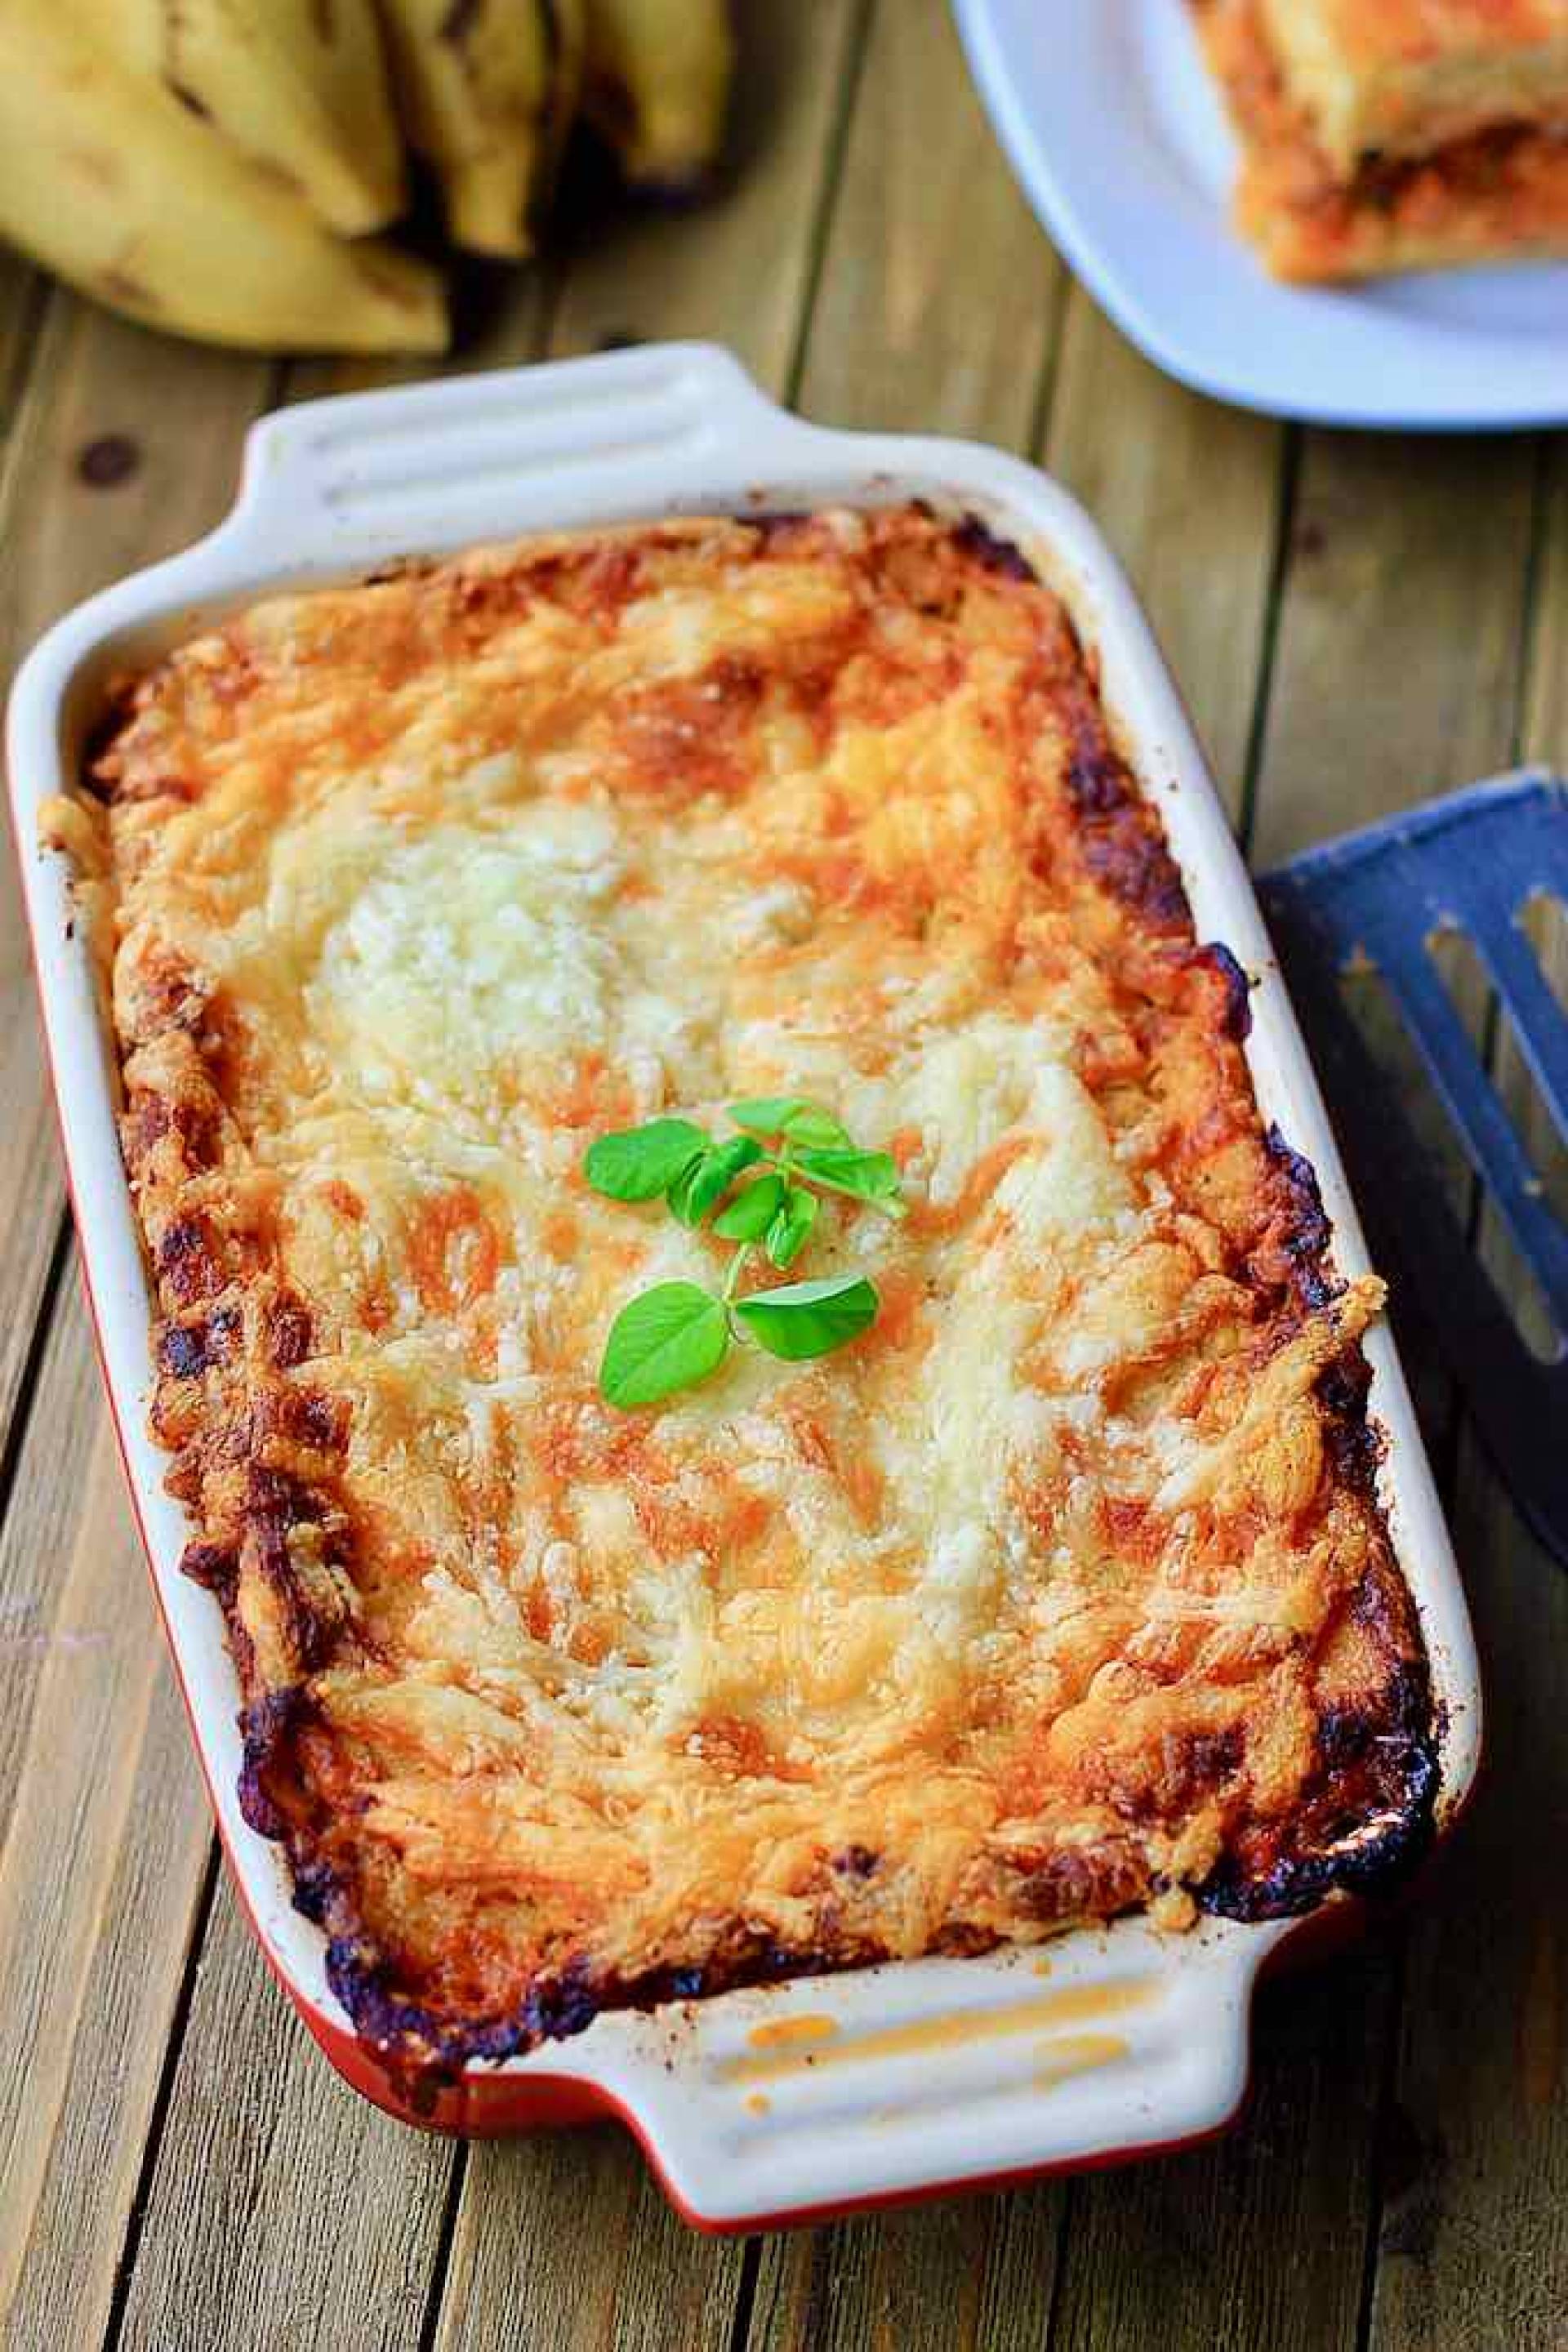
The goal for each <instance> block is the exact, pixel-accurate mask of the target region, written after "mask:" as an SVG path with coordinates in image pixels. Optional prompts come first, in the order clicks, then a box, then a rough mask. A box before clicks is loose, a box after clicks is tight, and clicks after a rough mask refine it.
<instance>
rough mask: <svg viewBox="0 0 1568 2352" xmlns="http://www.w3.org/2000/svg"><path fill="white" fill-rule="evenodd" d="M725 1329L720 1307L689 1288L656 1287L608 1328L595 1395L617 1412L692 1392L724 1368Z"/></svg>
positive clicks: (675, 1284)
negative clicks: (687, 1391)
mask: <svg viewBox="0 0 1568 2352" xmlns="http://www.w3.org/2000/svg"><path fill="white" fill-rule="evenodd" d="M729 1345H730V1327H729V1324H728V1322H727V1321H726V1319H725V1315H724V1307H723V1302H722V1301H721V1300H720V1299H717V1298H713V1297H710V1295H709V1293H708V1292H707V1291H706V1290H699V1288H698V1287H697V1285H696V1284H695V1283H694V1282H659V1283H656V1284H655V1285H654V1287H653V1288H652V1289H651V1290H645V1291H643V1292H642V1293H641V1295H640V1296H639V1297H636V1298H634V1299H632V1300H631V1301H630V1303H629V1304H628V1305H627V1306H626V1307H622V1309H621V1311H620V1313H619V1314H618V1315H617V1316H616V1319H615V1321H614V1323H612V1324H611V1326H610V1336H609V1338H608V1339H607V1340H606V1341H605V1360H604V1362H603V1363H602V1364H601V1365H600V1367H599V1389H600V1393H601V1394H602V1395H603V1396H604V1398H605V1402H607V1403H609V1404H613V1405H616V1406H617V1407H618V1408H619V1410H620V1411H621V1412H631V1411H632V1410H633V1409H634V1408H635V1407H636V1406H637V1405H639V1404H657V1403H658V1401H659V1399H660V1398H661V1397H667V1396H669V1395H671V1394H673V1392H674V1391H676V1390H677V1389H690V1388H695V1387H696V1386H697V1384H698V1382H699V1381H705V1380H706V1379H707V1378H708V1376H709V1374H710V1372H716V1371H717V1370H718V1369H719V1367H720V1365H721V1363H722V1362H723V1360H724V1357H725V1354H726V1352H727V1351H728V1349H729Z"/></svg>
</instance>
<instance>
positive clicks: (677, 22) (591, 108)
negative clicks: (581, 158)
mask: <svg viewBox="0 0 1568 2352" xmlns="http://www.w3.org/2000/svg"><path fill="white" fill-rule="evenodd" d="M733 66H734V42H733V39H732V37H731V31H730V12H729V8H728V6H727V5H726V0H588V61H587V68H586V79H585V84H584V110H585V111H586V113H587V115H588V117H589V120H590V121H592V122H593V123H594V125H595V129H597V130H598V131H602V132H603V134H604V136H605V138H606V139H607V140H608V141H609V142H610V144H611V145H612V146H613V147H614V148H615V149H616V152H617V154H618V155H619V157H620V160H621V167H622V169H623V171H624V172H625V173H626V178H627V179H628V180H630V181H632V182H633V183H634V184H635V185H637V186H639V187H649V188H671V189H676V190H687V189H690V188H693V187H696V186H700V184H701V182H702V181H703V179H704V178H705V177H706V176H707V174H708V173H709V171H710V169H711V167H712V165H713V163H714V162H715V160H716V158H717V156H718V153H719V147H720V142H721V139H722V137H723V131H724V109H725V104H726V101H727V100H728V98H729V93H730V76H731V71H732V69H733Z"/></svg>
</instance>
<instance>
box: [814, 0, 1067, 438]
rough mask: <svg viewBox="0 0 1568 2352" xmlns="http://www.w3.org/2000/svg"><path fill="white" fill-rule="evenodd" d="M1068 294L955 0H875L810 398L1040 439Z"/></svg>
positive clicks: (830, 420) (834, 414)
mask: <svg viewBox="0 0 1568 2352" xmlns="http://www.w3.org/2000/svg"><path fill="white" fill-rule="evenodd" d="M1063 291H1064V277H1063V272H1062V269H1061V267H1060V265H1059V263H1058V261H1057V258H1056V257H1055V255H1054V254H1053V253H1052V251H1051V248H1050V247H1049V245H1048V244H1047V241H1046V239H1045V237H1044V236H1042V235H1041V233H1040V229H1039V226H1038V225H1037V222H1036V220H1035V218H1034V215H1032V214H1031V213H1030V211H1029V209H1028V207H1027V205H1026V204H1025V202H1024V200H1023V197H1022V196H1021V195H1020V194H1019V193H1018V190H1017V187H1016V184H1015V182H1014V180H1013V176H1012V174H1011V173H1010V172H1009V171H1008V169H1007V167H1006V164H1005V162H1004V161H1003V158H1002V156H1001V154H1000V152H999V151H998V149H997V147H996V144H995V141H994V137H993V135H992V132H991V130H990V126H989V124H988V123H987V121H986V119H985V116H984V112H983V111H982V109H981V106H980V101H979V100H978V98H977V97H976V96H975V94H974V91H973V88H972V86H971V84H970V81H969V78H968V75H967V73H966V71H965V69H964V63H963V51H962V50H961V48H960V47H959V43H958V36H957V33H956V31H955V30H954V28H953V24H952V15H951V13H950V11H949V10H948V8H947V7H946V5H944V0H897V5H891V6H889V5H882V6H880V7H879V8H878V9H877V11H876V13H875V15H874V16H873V19H872V24H871V31H870V37H869V39H868V43H867V47H866V53H865V58H864V60H863V62H862V65H861V68H860V73H859V76H858V83H857V89H856V96H855V106H854V112H853V115H852V117H851V120H850V123H849V129H848V135H847V142H846V147H845V156H844V168H843V172H842V174H841V176H840V180H839V184H838V192H837V200H836V202H835V205H834V209H833V217H832V221H831V224H830V226H829V228H828V233H827V238H826V247H825V248H824V254H823V266H822V278H821V285H820V289H819V290H818V294H817V299H816V306H815V309H814V310H813V314H812V320H811V329H810V337H809V341H808V343H807V347H806V352H805V371H804V373H803V376H802V380H801V385H800V405H801V407H802V408H803V409H805V412H806V414H807V415H811V416H813V417H816V418H819V419H820V420H821V421H822V422H823V423H824V424H826V425H858V426H862V427H865V428H866V429H868V430H871V431H881V432H888V433H894V432H900V431H912V432H930V431H940V432H942V433H952V434H959V435H965V436H977V437H979V438H981V439H984V440H988V441H998V442H1001V443H1002V444H1003V445H1004V446H1006V447H1009V448H1015V449H1024V448H1026V447H1027V446H1028V443H1029V440H1030V437H1031V434H1032V431H1033V427H1034V424H1035V418H1036V412H1037V405H1038V402H1039V396H1040V386H1041V382H1042V378H1043V375H1044V371H1045V367H1046V362H1047V357H1048V355H1049V353H1050V352H1051V350H1052V348H1053V345H1054V343H1055V341H1056V334H1057V328H1058V314H1059V311H1060V308H1061V302H1062V299H1063Z"/></svg>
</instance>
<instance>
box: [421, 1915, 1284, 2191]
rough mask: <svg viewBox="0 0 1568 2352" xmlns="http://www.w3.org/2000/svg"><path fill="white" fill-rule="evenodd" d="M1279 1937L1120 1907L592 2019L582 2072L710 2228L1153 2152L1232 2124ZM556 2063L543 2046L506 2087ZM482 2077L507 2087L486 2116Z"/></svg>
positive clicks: (499, 2118)
mask: <svg viewBox="0 0 1568 2352" xmlns="http://www.w3.org/2000/svg"><path fill="white" fill-rule="evenodd" d="M1278 1940H1279V1929H1278V1928H1271V1927H1262V1928H1258V1927H1253V1928H1244V1927H1238V1926H1237V1925H1235V1924H1234V1923H1231V1922H1226V1921H1210V1922H1206V1923H1205V1925H1204V1926H1203V1927H1200V1928H1198V1929H1197V1930H1196V1931H1194V1936H1193V1937H1191V1938H1183V1937H1169V1936H1166V1937H1162V1936H1161V1935H1160V1934H1159V1933H1158V1931H1157V1930H1155V1929H1153V1928H1152V1927H1150V1926H1149V1925H1148V1924H1147V1923H1146V1922H1142V1921H1132V1920H1128V1921H1125V1922H1122V1923H1120V1924H1119V1925H1118V1926H1117V1927H1115V1928H1114V1929H1112V1930H1110V1931H1109V1932H1101V1933H1096V1932H1094V1931H1091V1930H1086V1931H1084V1932H1083V1933H1082V1934H1081V1935H1079V1936H1074V1937H1068V1938H1066V1939H1065V1940H1064V1941H1063V1942H1061V1943H1060V1944H1058V1945H1056V1946H1054V1947H1052V1948H1049V1949H1048V1950H1047V1954H1046V1955H1045V1956H1043V1957H1042V1958H1031V1957H1030V1956H1029V1955H1027V1954H1015V1955H1013V1956H1011V1957H1010V1958H994V1959H992V1960H991V1961H980V1962H974V1961H969V1962H953V1961H943V1960H932V1961H917V1962H912V1963H905V1964H904V1965H902V1966H900V1967H896V1968H889V1969H872V1970H868V1971H864V1972H861V1973H859V1974H858V1975H856V1976H853V1977H848V1978H843V1979H833V1978H818V1979H813V1980H809V1981H805V1982H801V1983H797V1984H794V1985H790V1986H780V1987H775V1988H773V1990H771V1991H768V1992H765V1993H749V1994H740V1995H736V1996H732V1997H731V1998H730V1999H727V2000H721V2001H717V2002H713V2003H710V2004H700V2005H696V2006H694V2007H693V2008H692V2009H690V2010H688V2011H686V2012H685V2013H684V2014H683V2015H680V2014H679V2013H678V2014H677V2015H676V2016H675V2018H674V2019H673V2021H670V2022H665V2020H666V2019H667V2018H668V2017H669V2014H670V2013H669V2012H662V2011H661V2012H659V2013H658V2016H657V2017H656V2018H654V2019H648V2020H637V2019H634V2018H626V2017H618V2018H606V2019H604V2020H601V2021H600V2022H599V2024H598V2025H597V2026H596V2027H595V2030H594V2033H593V2035H592V2036H591V2037H590V2040H591V2042H595V2044H596V2045H597V2046H596V2049H595V2060H594V2063H593V2065H592V2068H591V2070H584V2073H585V2076H586V2079H588V2080H591V2081H592V2082H593V2083H594V2084H595V2086H596V2089H597V2092H598V2095H599V2096H600V2098H601V2099H602V2100H603V2101H604V2103H605V2105H607V2106H609V2107H611V2108H612V2109H614V2110H615V2111H616V2112H617V2113H618V2114H619V2115H620V2116H621V2118H622V2120H623V2121H624V2122H626V2124H627V2125H628V2126H630V2128H631V2129H632V2130H633V2131H634V2132H635V2134H636V2135H637V2138H638V2139H639V2140H640V2141H641V2143H642V2145H643V2147H644V2149H645V2150H646V2152H647V2157H648V2159H649V2161H650V2163H651V2164H652V2165H653V2167H654V2168H655V2170H656V2171H657V2172H658V2175H659V2178H660V2179H661V2181H662V2182H663V2184H664V2187H665V2189H666V2190H667V2192H668V2195H669V2196H670V2198H671V2200H672V2201H673V2202H674V2203H675V2204H676V2205H677V2206H679V2209H680V2210H682V2212H684V2213H685V2215H686V2216H687V2218H688V2219H689V2220H690V2221H695V2222H697V2223H698V2224H699V2225H700V2226H703V2227H707V2228H710V2229H714V2228H716V2229H731V2230H732V2229H739V2228H742V2227H752V2228H755V2227H758V2226H760V2225H763V2224H764V2223H767V2222H770V2221H801V2220H805V2219H807V2218H810V2217H811V2216H813V2215H816V2214H820V2213H822V2212H825V2211H830V2210H843V2209H845V2208H847V2207H852V2206H855V2205H858V2204H867V2203H874V2202H879V2201H882V2200H888V2199H899V2198H901V2197H908V2196H914V2195H920V2194H925V2193H930V2192H931V2191H932V2190H935V2189H952V2190H953V2191H957V2190H961V2189H973V2188H974V2187H976V2186H979V2185H981V2184H986V2185H995V2184H998V2183H1001V2182H1003V2181H1006V2180H1009V2179H1022V2178H1025V2177H1028V2176H1031V2175H1034V2174H1037V2173H1040V2172H1047V2171H1054V2170H1063V2169H1071V2168H1079V2167H1081V2166H1083V2165H1086V2164H1102V2163H1105V2162H1108V2161H1114V2160H1116V2159H1117V2158H1123V2157H1126V2158H1131V2157H1134V2156H1143V2155H1152V2154H1154V2153H1156V2152H1159V2151H1163V2150H1165V2149H1168V2148H1172V2147H1179V2146H1185V2145H1188V2144H1190V2143H1191V2142H1193V2141H1194V2140H1198V2139H1202V2138H1205V2137H1208V2136H1210V2135H1211V2134H1212V2133H1214V2132H1216V2131H1218V2130H1220V2129H1222V2128H1223V2127H1224V2126H1225V2125H1226V2124H1227V2123H1228V2122H1229V2121H1230V2120H1231V2119H1232V2117H1233V2116H1235V2114H1236V2112H1237V2107H1238V2106H1239V2105H1240V2104H1241V2101H1242V2098H1243V2096H1244V2094H1245V2091H1246V2086H1247V2060H1248V2042H1249V2025H1250V2011H1251V2001H1252V1988H1253V1983H1254V1979H1255V1978H1256V1975H1257V1971H1258V1966H1259V1964H1260V1962H1261V1960H1262V1958H1264V1956H1265V1954H1266V1953H1267V1952H1268V1950H1269V1949H1270V1948H1272V1946H1273V1945H1274V1944H1275V1943H1276V1942H1277V1941H1278ZM586 2054H587V2053H586V2050H584V2056H585V2055H586ZM560 2063H561V2054H560V2053H541V2054H540V2056H539V2058H538V2060H537V2061H530V2062H528V2063H525V2064H524V2065H523V2066H522V2067H521V2068H520V2069H519V2070H518V2071H517V2072H516V2073H514V2074H511V2075H510V2093H511V2095H512V2096H513V2097H515V2096H516V2095H518V2093H519V2092H520V2091H521V2090H522V2089H523V2087H524V2085H525V2084H527V2083H528V2078H529V2076H530V2075H531V2074H532V2073H533V2071H534V2068H535V2066H537V2067H538V2068H539V2069H540V2070H542V2071H544V2072H548V2071H549V2070H550V2069H551V2067H552V2066H554V2067H557V2068H558V2067H559V2066H560ZM465 2087H466V2088H467V2089H468V2094H469V2100H470V2105H469V2107H468V2113H467V2114H466V2116H465V2117H464V2125H465V2127H466V2128H468V2129H469V2130H481V2131H482V2130H485V2129H487V2128H488V2129H500V2130H504V2129H506V2128H507V2127H508V2122H509V2118H508V2116H506V2113H505V2102H506V2099H507V2095H508V2089H509V2077H508V2074H505V2073H502V2074H499V2075H494V2076H491V2077H490V2079H489V2083H488V2084H483V2085H482V2086H481V2085H480V2084H478V2083H477V2082H476V2080H475V2078H474V2076H473V2075H472V2074H470V2075H469V2077H468V2082H467V2084H466V2086H465ZM485 2091H488V2092H489V2093H490V2094H491V2095H496V2096H498V2098H499V2101H500V2104H499V2105H498V2106H497V2108H496V2110H495V2112H494V2114H493V2116H491V2118H490V2119H489V2121H488V2122H487V2120H486V2118H485V2116H484V2113H483V2108H484V2104H485V2101H484V2095H483V2094H484V2092H485ZM476 2094H478V2095H477V2096H476Z"/></svg>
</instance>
